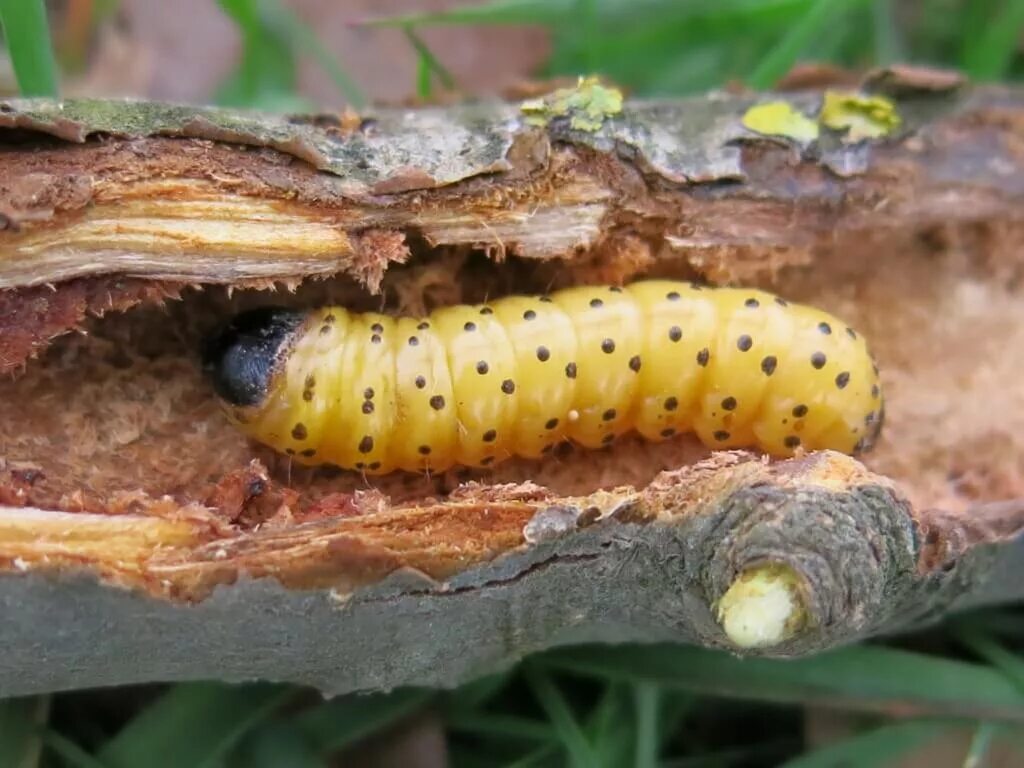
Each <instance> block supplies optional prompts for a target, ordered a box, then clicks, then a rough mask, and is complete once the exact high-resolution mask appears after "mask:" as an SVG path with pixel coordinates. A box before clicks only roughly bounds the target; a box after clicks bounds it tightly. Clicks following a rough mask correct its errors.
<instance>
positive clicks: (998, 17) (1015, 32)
mask: <svg viewBox="0 0 1024 768" xmlns="http://www.w3.org/2000/svg"><path fill="white" fill-rule="evenodd" d="M1022 30H1024V0H1006V2H1005V3H1003V6H1002V10H1001V11H1000V12H999V13H996V14H993V15H992V17H991V18H990V20H989V22H988V24H987V25H986V27H985V28H984V30H983V31H982V32H981V34H979V35H976V36H974V37H973V38H967V39H965V41H964V42H965V45H964V48H965V50H964V55H963V61H962V65H963V68H964V70H965V71H966V72H967V74H968V75H970V76H971V77H972V78H974V79H976V80H998V79H999V78H1001V77H1005V76H1006V74H1007V73H1008V72H1009V69H1010V64H1011V62H1012V61H1013V57H1014V56H1015V55H1016V54H1017V46H1018V44H1019V42H1020V39H1021V31H1022Z"/></svg>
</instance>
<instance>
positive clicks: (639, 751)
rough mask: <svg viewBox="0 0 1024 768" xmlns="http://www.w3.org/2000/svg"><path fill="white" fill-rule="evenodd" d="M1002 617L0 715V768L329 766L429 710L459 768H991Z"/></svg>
mask: <svg viewBox="0 0 1024 768" xmlns="http://www.w3.org/2000/svg"><path fill="white" fill-rule="evenodd" d="M1007 617H1010V618H1012V619H1014V620H1015V621H1014V623H1018V624H1019V622H1017V621H1016V619H1019V618H1020V614H1019V612H1016V611H1009V612H1006V611H1004V612H1001V613H998V614H997V613H994V612H990V613H986V614H979V615H977V616H973V617H968V618H966V619H958V620H955V621H953V622H951V623H950V624H949V626H948V627H946V628H940V629H938V630H933V631H931V632H929V633H927V634H922V635H918V636H916V637H911V638H907V639H904V641H903V642H902V645H903V646H904V647H902V648H897V647H892V646H887V645H881V644H870V645H865V646H859V647H850V648H845V649H841V650H838V651H834V652H831V653H826V654H823V655H821V656H818V657H815V658H810V659H799V660H793V661H772V660H763V659H750V660H741V659H738V658H736V657H733V656H731V655H728V654H725V653H720V652H717V651H707V650H701V649H694V648H686V647H676V646H672V645H665V644H658V645H651V646H632V645H625V646H616V647H602V646H584V647H580V648H573V649H564V650H557V651H551V652H547V653H543V654H538V655H536V656H533V657H531V658H530V659H528V660H527V661H526V662H525V663H524V664H521V665H520V666H518V667H516V668H514V669H511V670H509V671H507V672H504V673H501V674H497V675H494V676H491V677H487V678H481V679H477V680H474V681H471V682H468V683H467V684H465V685H464V686H462V687H461V688H457V689H455V690H452V691H430V690H423V689H411V688H406V689H399V690H396V691H394V692H392V693H379V694H371V695H349V696H341V697H337V698H334V699H330V700H324V699H322V698H320V697H319V696H318V695H316V694H315V692H311V691H307V690H304V689H301V688H297V687H292V686H285V685H268V684H247V685H224V684H217V683H182V684H177V685H169V686H150V687H144V688H143V687H140V688H129V689H122V690H112V691H95V692H82V693H74V694H63V695H58V696H55V697H38V698H25V699H12V700H8V701H5V702H2V703H0V765H3V766H12V768H37V766H55V767H60V766H68V767H69V768H100V767H101V766H103V767H104V768H127V767H128V766H147V767H148V766H155V768H163V766H168V767H169V766H183V765H188V766H196V767H202V768H264V766H266V768H271V767H272V766H295V768H328V766H331V765H338V764H343V763H344V756H345V754H346V750H348V749H350V748H352V747H353V746H354V745H358V744H359V743H361V742H362V741H363V740H364V739H366V738H367V737H370V736H373V735H374V734H379V733H382V732H384V731H388V730H389V729H393V728H396V727H397V728H399V729H400V728H401V724H402V723H403V721H406V720H407V719H408V718H410V717H413V716H415V715H417V714H418V713H424V712H428V711H429V712H432V713H434V715H435V717H436V718H437V721H438V722H439V723H441V724H442V726H443V728H444V732H445V734H446V739H447V743H448V751H449V753H450V758H451V764H452V765H453V766H457V767H460V768H461V767H462V766H466V767H467V768H473V767H474V766H478V765H479V766H483V765H497V766H530V765H535V766H572V767H573V768H575V767H576V766H587V767H588V768H590V767H594V768H601V767H602V766H608V768H612V767H617V766H636V768H655V767H656V766H659V767H662V768H669V767H670V766H686V767H687V768H695V767H697V766H778V765H781V766H786V768H835V767H837V766H843V767H844V768H860V766H864V767H865V768H868V767H869V766H870V767H872V768H874V767H875V766H884V765H887V764H889V762H891V761H894V760H896V759H897V758H899V757H900V756H903V755H909V754H911V753H913V752H914V751H915V750H917V749H919V748H921V747H923V746H925V745H927V744H928V743H929V742H931V741H933V740H935V739H937V738H939V737H941V736H943V735H945V734H947V733H948V732H949V730H950V729H951V728H956V729H958V732H960V733H964V734H966V736H967V738H965V741H964V746H963V754H962V755H959V756H957V760H958V764H960V763H962V764H963V765H965V766H969V767H970V768H980V766H983V765H984V764H985V759H986V756H987V755H988V754H989V753H990V751H991V750H992V748H993V745H995V744H997V743H998V744H999V746H1000V748H1002V749H1007V748H1010V749H1014V750H1016V751H1017V752H1018V753H1019V755H1020V759H1021V760H1024V737H1022V736H1024V656H1021V654H1020V652H1019V650H1018V649H1019V648H1021V647H1024V634H1022V633H1021V632H1020V631H1019V630H1020V627H1019V626H1016V627H1011V628H1010V629H1007V628H1006V626H1005V624H1006V622H1005V619H1006V618H1007ZM993 618H994V619H996V621H995V622H992V621H990V619H993ZM993 623H994V624H995V625H996V626H1002V627H1003V628H1002V630H1000V631H1001V632H1002V636H1000V635H997V634H996V633H995V631H994V630H991V629H990V628H989V627H990V626H992V625H993ZM924 648H927V649H928V650H927V651H926V650H923V649H924ZM915 649H916V650H915ZM806 707H825V708H827V709H829V710H833V711H835V712H845V713H847V718H848V720H849V723H850V732H849V734H848V735H847V736H846V737H844V738H841V739H839V740H837V741H833V742H831V743H827V744H825V745H823V746H819V747H817V748H815V749H805V747H804V734H803V712H804V711H805V708H806ZM392 733H395V731H392ZM391 738H393V737H391Z"/></svg>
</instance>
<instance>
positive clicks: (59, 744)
mask: <svg viewBox="0 0 1024 768" xmlns="http://www.w3.org/2000/svg"><path fill="white" fill-rule="evenodd" d="M42 740H43V744H44V745H46V748H47V749H49V750H50V751H51V752H52V753H53V754H55V755H57V756H58V757H60V759H61V760H62V761H63V764H64V765H65V766H68V768H107V766H106V765H104V764H103V763H101V762H100V761H99V760H97V759H96V758H95V757H93V756H92V755H90V754H89V753H88V752H86V751H85V750H84V749H82V748H81V747H80V746H78V744H76V743H75V742H73V741H72V740H71V739H69V738H66V737H65V736H63V735H61V734H59V733H57V732H56V731H52V730H47V731H43V733H42Z"/></svg>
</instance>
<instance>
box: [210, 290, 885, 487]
mask: <svg viewBox="0 0 1024 768" xmlns="http://www.w3.org/2000/svg"><path fill="white" fill-rule="evenodd" d="M204 363H205V367H206V370H207V371H208V373H209V375H210V377H211V379H212V382H213V384H214V387H215V389H216V391H217V393H218V394H219V395H220V397H221V398H222V400H224V401H225V405H226V408H227V412H228V414H229V416H230V418H231V419H232V420H233V421H234V422H235V423H236V424H237V425H238V426H239V428H240V429H241V430H243V431H244V432H245V433H246V434H248V435H249V436H250V437H252V438H254V439H256V440H258V441H260V442H263V443H266V444H267V445H270V446H273V447H274V448H276V449H277V450H279V451H283V452H284V453H287V454H288V455H290V456H294V457H295V460H296V461H298V462H300V463H303V464H323V463H331V464H336V465H338V466H340V467H344V468H350V469H356V470H361V471H363V472H366V473H368V474H382V473H386V472H391V471H394V470H396V469H402V470H410V471H423V470H434V471H439V470H444V469H447V468H449V467H451V466H454V465H466V466H488V465H491V464H493V463H496V462H499V461H502V460H503V459H507V458H509V457H511V456H522V457H529V458H536V457H540V456H543V455H544V454H546V453H547V452H549V451H550V450H551V448H552V447H553V446H554V445H555V444H557V443H558V442H560V441H564V440H566V439H571V440H572V441H574V442H576V443H578V444H580V445H583V446H585V447H589V448H597V447H600V446H603V445H607V444H608V443H610V442H612V441H613V440H614V439H615V438H616V437H617V436H619V435H622V434H624V433H626V432H629V431H630V430H636V431H637V432H639V433H640V434H641V435H643V436H644V437H645V438H647V439H649V440H665V439H668V438H670V437H672V436H673V435H676V434H680V433H684V432H695V433H696V435H697V437H698V438H699V439H700V440H701V441H702V442H703V443H704V444H706V445H707V446H709V447H712V448H738V447H757V448H759V449H761V450H762V451H764V452H766V453H770V454H773V455H777V456H787V455H792V454H793V452H794V451H795V450H797V449H798V448H800V447H803V448H805V449H808V450H814V449H825V448H830V449H833V450H837V451H842V452H845V453H859V452H861V451H863V450H866V449H867V448H869V447H870V446H871V445H872V444H873V443H874V441H875V439H876V438H877V436H878V433H879V431H880V429H881V426H882V421H883V405H882V395H881V391H880V389H879V383H878V371H877V368H875V366H874V363H873V361H872V357H871V355H870V353H869V351H868V348H867V345H866V344H865V341H864V339H862V338H861V337H860V336H859V335H858V334H857V333H856V332H855V331H854V330H853V329H852V328H850V327H848V326H847V325H846V324H844V323H843V322H841V321H840V320H837V319H836V318H834V317H832V316H830V315H827V314H825V313H824V312H821V311H819V310H816V309H813V308H810V307H806V306H800V305H796V304H790V303H788V302H786V301H784V300H783V299H780V298H778V297H776V296H772V295H771V294H768V293H764V292H761V291H755V290H747V289H736V288H704V287H701V286H697V285H692V284H689V283H681V282H674V281H666V280H650V281H642V282H637V283H634V284H632V285H629V286H627V287H623V288H619V287H608V286H601V287H593V286H589V287H576V288H569V289H566V290H562V291H558V292H556V293H553V294H551V295H550V296H511V297H508V298H503V299H499V300H496V301H493V302H490V303H488V304H486V305H476V306H465V305H463V306H453V307H444V308H441V309H438V310H436V311H435V312H433V313H432V314H431V315H430V316H429V317H426V318H414V317H399V318H395V317H390V316H387V315H381V314H376V313H365V314H355V313H352V312H348V311H347V310H345V309H344V308H342V307H323V308H320V309H316V310H311V311H308V312H304V313H298V312H293V311H290V310H282V309H263V310H256V311H255V312H250V313H247V314H243V315H241V316H239V317H238V318H236V319H235V321H234V322H233V323H231V324H230V325H229V326H228V327H227V328H225V329H224V330H223V331H222V332H221V333H220V334H219V335H217V336H216V337H215V338H213V339H212V340H211V341H210V342H209V343H208V346H207V348H206V351H205V359H204Z"/></svg>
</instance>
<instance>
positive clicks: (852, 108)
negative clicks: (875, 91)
mask: <svg viewBox="0 0 1024 768" xmlns="http://www.w3.org/2000/svg"><path fill="white" fill-rule="evenodd" d="M819 119H820V121H821V124H822V125H824V126H825V127H826V128H831V129H832V130H834V131H845V132H846V137H845V138H846V141H850V142H856V141H862V140H863V139H878V138H881V137H883V136H888V135H889V134H891V133H892V132H893V131H895V130H896V129H897V128H899V126H900V124H901V122H902V121H901V120H900V116H899V114H898V113H897V111H896V105H895V104H894V103H893V102H892V101H891V100H890V99H887V98H885V97H884V96H868V95H866V94H862V93H851V92H846V91H826V92H825V101H824V103H823V104H822V107H821V116H820V118H819Z"/></svg>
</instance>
